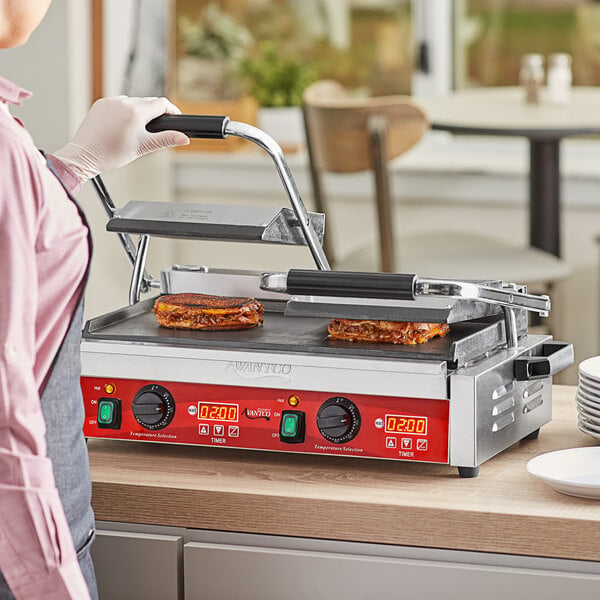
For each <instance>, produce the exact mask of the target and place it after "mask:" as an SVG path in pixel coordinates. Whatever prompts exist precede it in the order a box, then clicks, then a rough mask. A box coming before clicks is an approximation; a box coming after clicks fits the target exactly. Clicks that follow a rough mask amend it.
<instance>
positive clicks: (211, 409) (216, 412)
mask: <svg viewBox="0 0 600 600" xmlns="http://www.w3.org/2000/svg"><path fill="white" fill-rule="evenodd" d="M198 418H199V419H202V420H205V421H229V422H234V421H237V420H238V405H237V404H222V403H217V402H198Z"/></svg>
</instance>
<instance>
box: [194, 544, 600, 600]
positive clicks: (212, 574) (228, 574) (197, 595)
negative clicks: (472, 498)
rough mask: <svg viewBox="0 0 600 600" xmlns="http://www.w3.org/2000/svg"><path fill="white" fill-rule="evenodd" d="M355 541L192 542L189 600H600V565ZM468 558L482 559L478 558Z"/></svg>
mask: <svg viewBox="0 0 600 600" xmlns="http://www.w3.org/2000/svg"><path fill="white" fill-rule="evenodd" d="M315 545H316V546H318V543H317V544H315ZM353 546H354V544H347V543H340V545H339V550H340V551H339V552H335V551H318V550H316V551H307V550H291V549H285V548H264V547H260V546H239V545H229V544H214V543H199V542H188V543H187V544H185V546H184V573H185V599H186V600H204V599H206V598H210V600H281V599H282V598H285V600H309V599H310V600H331V599H332V598H344V600H366V599H376V600H380V599H381V600H385V599H390V600H392V599H396V598H415V599H418V600H439V599H440V598H444V599H445V600H454V599H456V600H465V599H477V598H485V599H486V600H506V598H511V597H512V598H528V597H531V598H544V600H564V599H565V598H577V600H588V599H589V600H596V599H597V598H598V597H599V596H598V595H599V594H600V571H599V570H598V568H597V565H596V573H573V572H568V571H563V570H559V569H558V568H553V567H558V565H553V564H552V561H547V562H544V564H537V565H533V568H532V566H531V563H530V561H529V559H528V558H527V557H524V558H523V559H522V562H523V566H519V567H516V566H501V563H502V562H503V561H504V560H506V559H508V562H512V561H511V557H497V561H496V562H497V563H498V564H494V563H493V562H492V563H491V564H476V563H471V564H468V563H465V562H461V558H462V559H464V558H466V557H464V556H461V555H462V554H463V553H461V552H453V551H442V552H443V553H442V554H440V553H439V552H438V553H436V552H435V551H432V557H431V559H426V558H425V559H418V558H417V559H415V558H394V557H392V556H380V555H377V554H376V553H375V554H372V553H366V552H369V549H368V548H364V547H363V548H359V547H357V548H353ZM356 546H364V545H362V544H356ZM373 550H374V551H375V552H376V550H377V547H376V546H374V547H373ZM354 551H357V552H360V553H354ZM400 554H402V552H400ZM417 554H421V553H420V552H418V551H417ZM436 554H437V556H436ZM470 554H473V553H470ZM434 557H435V558H436V559H434ZM469 558H470V560H474V561H476V560H477V556H476V555H475V556H471V557H469ZM512 558H514V557H512ZM534 562H535V561H534ZM556 562H557V563H561V562H562V561H556ZM528 565H529V566H528ZM563 567H564V565H563Z"/></svg>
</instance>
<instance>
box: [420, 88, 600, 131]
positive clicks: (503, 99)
mask: <svg viewBox="0 0 600 600" xmlns="http://www.w3.org/2000/svg"><path fill="white" fill-rule="evenodd" d="M416 101H417V102H418V103H419V104H420V105H421V106H422V107H423V109H424V110H425V112H426V113H427V116H428V118H429V121H430V123H431V126H432V128H433V129H443V130H446V131H452V132H454V133H473V134H490V135H519V136H524V137H528V138H532V139H560V138H562V137H566V136H571V135H585V134H594V133H600V87H579V86H575V87H573V88H572V90H571V99H570V102H569V103H568V104H566V105H562V106H561V105H555V104H552V103H551V102H550V101H549V100H548V95H547V90H545V89H544V90H542V94H541V100H540V103H539V104H527V103H526V102H525V92H524V90H523V89H522V88H520V87H516V86H515V87H491V88H474V89H466V90H458V91H455V92H451V93H449V94H447V95H444V96H434V97H431V98H417V99H416Z"/></svg>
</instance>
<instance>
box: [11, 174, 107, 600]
mask: <svg viewBox="0 0 600 600" xmlns="http://www.w3.org/2000/svg"><path fill="white" fill-rule="evenodd" d="M48 166H49V167H50V170H51V171H52V172H53V173H54V169H53V168H52V167H51V165H50V164H49V165H48ZM54 175H55V176H56V173H54ZM57 179H58V180H59V181H60V178H58V176H57ZM61 185H62V182H61ZM63 188H64V185H63ZM65 191H66V192H67V195H68V196H69V198H70V199H71V200H72V201H73V202H74V203H75V205H76V206H77V203H76V202H75V199H74V198H73V196H72V195H71V194H70V193H69V191H68V190H67V189H66V188H65ZM77 208H78V210H79V206H77ZM79 213H80V215H81V217H82V219H83V222H84V223H86V221H85V219H84V217H83V214H82V212H81V210H79ZM88 231H89V228H88ZM88 243H89V244H90V254H91V243H90V241H89V236H88ZM85 277H87V273H86V276H85ZM82 318H83V302H81V301H80V303H79V306H78V307H77V310H76V311H75V313H74V315H73V318H72V320H71V324H70V326H69V330H68V331H67V334H66V336H65V338H64V340H63V342H62V344H61V347H60V349H59V351H58V353H57V355H56V357H55V358H54V362H53V364H52V368H51V370H50V373H49V376H48V378H47V379H46V382H45V385H44V387H43V392H42V395H41V404H42V412H43V414H44V419H45V421H46V447H47V454H48V457H49V458H50V459H51V460H52V467H53V471H54V478H55V480H56V487H57V489H58V494H59V496H60V500H61V502H62V505H63V508H64V511H65V515H66V517H67V522H68V523H69V528H70V530H71V535H72V537H73V543H74V545H75V550H76V551H77V558H78V560H79V565H80V567H81V571H82V573H83V577H84V578H85V581H86V583H87V586H88V588H89V590H90V596H91V598H92V600H97V598H98V590H97V587H96V576H95V574H94V566H93V564H92V558H91V556H90V548H91V545H92V542H93V541H94V536H95V529H94V513H93V511H92V505H91V498H92V484H91V478H90V468H89V463H88V453H87V446H86V441H85V438H84V437H83V420H84V416H85V412H84V407H83V398H82V395H81V383H80V376H81V358H80V349H79V345H80V341H81V329H82ZM0 600H14V596H13V594H12V592H11V591H10V589H9V587H8V585H7V583H6V580H5V579H4V577H3V576H2V573H0Z"/></svg>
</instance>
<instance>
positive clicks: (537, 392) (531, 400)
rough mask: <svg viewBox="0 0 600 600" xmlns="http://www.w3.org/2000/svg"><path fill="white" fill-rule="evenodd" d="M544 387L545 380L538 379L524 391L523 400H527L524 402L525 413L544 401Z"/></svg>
mask: <svg viewBox="0 0 600 600" xmlns="http://www.w3.org/2000/svg"><path fill="white" fill-rule="evenodd" d="M543 389H544V384H543V382H542V381H536V382H534V383H532V384H531V385H530V386H529V387H528V388H527V389H526V390H525V391H524V392H523V400H524V401H525V402H524V404H523V414H527V413H530V412H531V411H532V410H535V409H536V408H538V407H539V406H541V405H542V404H543V403H544V396H543V395H542V390H543Z"/></svg>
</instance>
